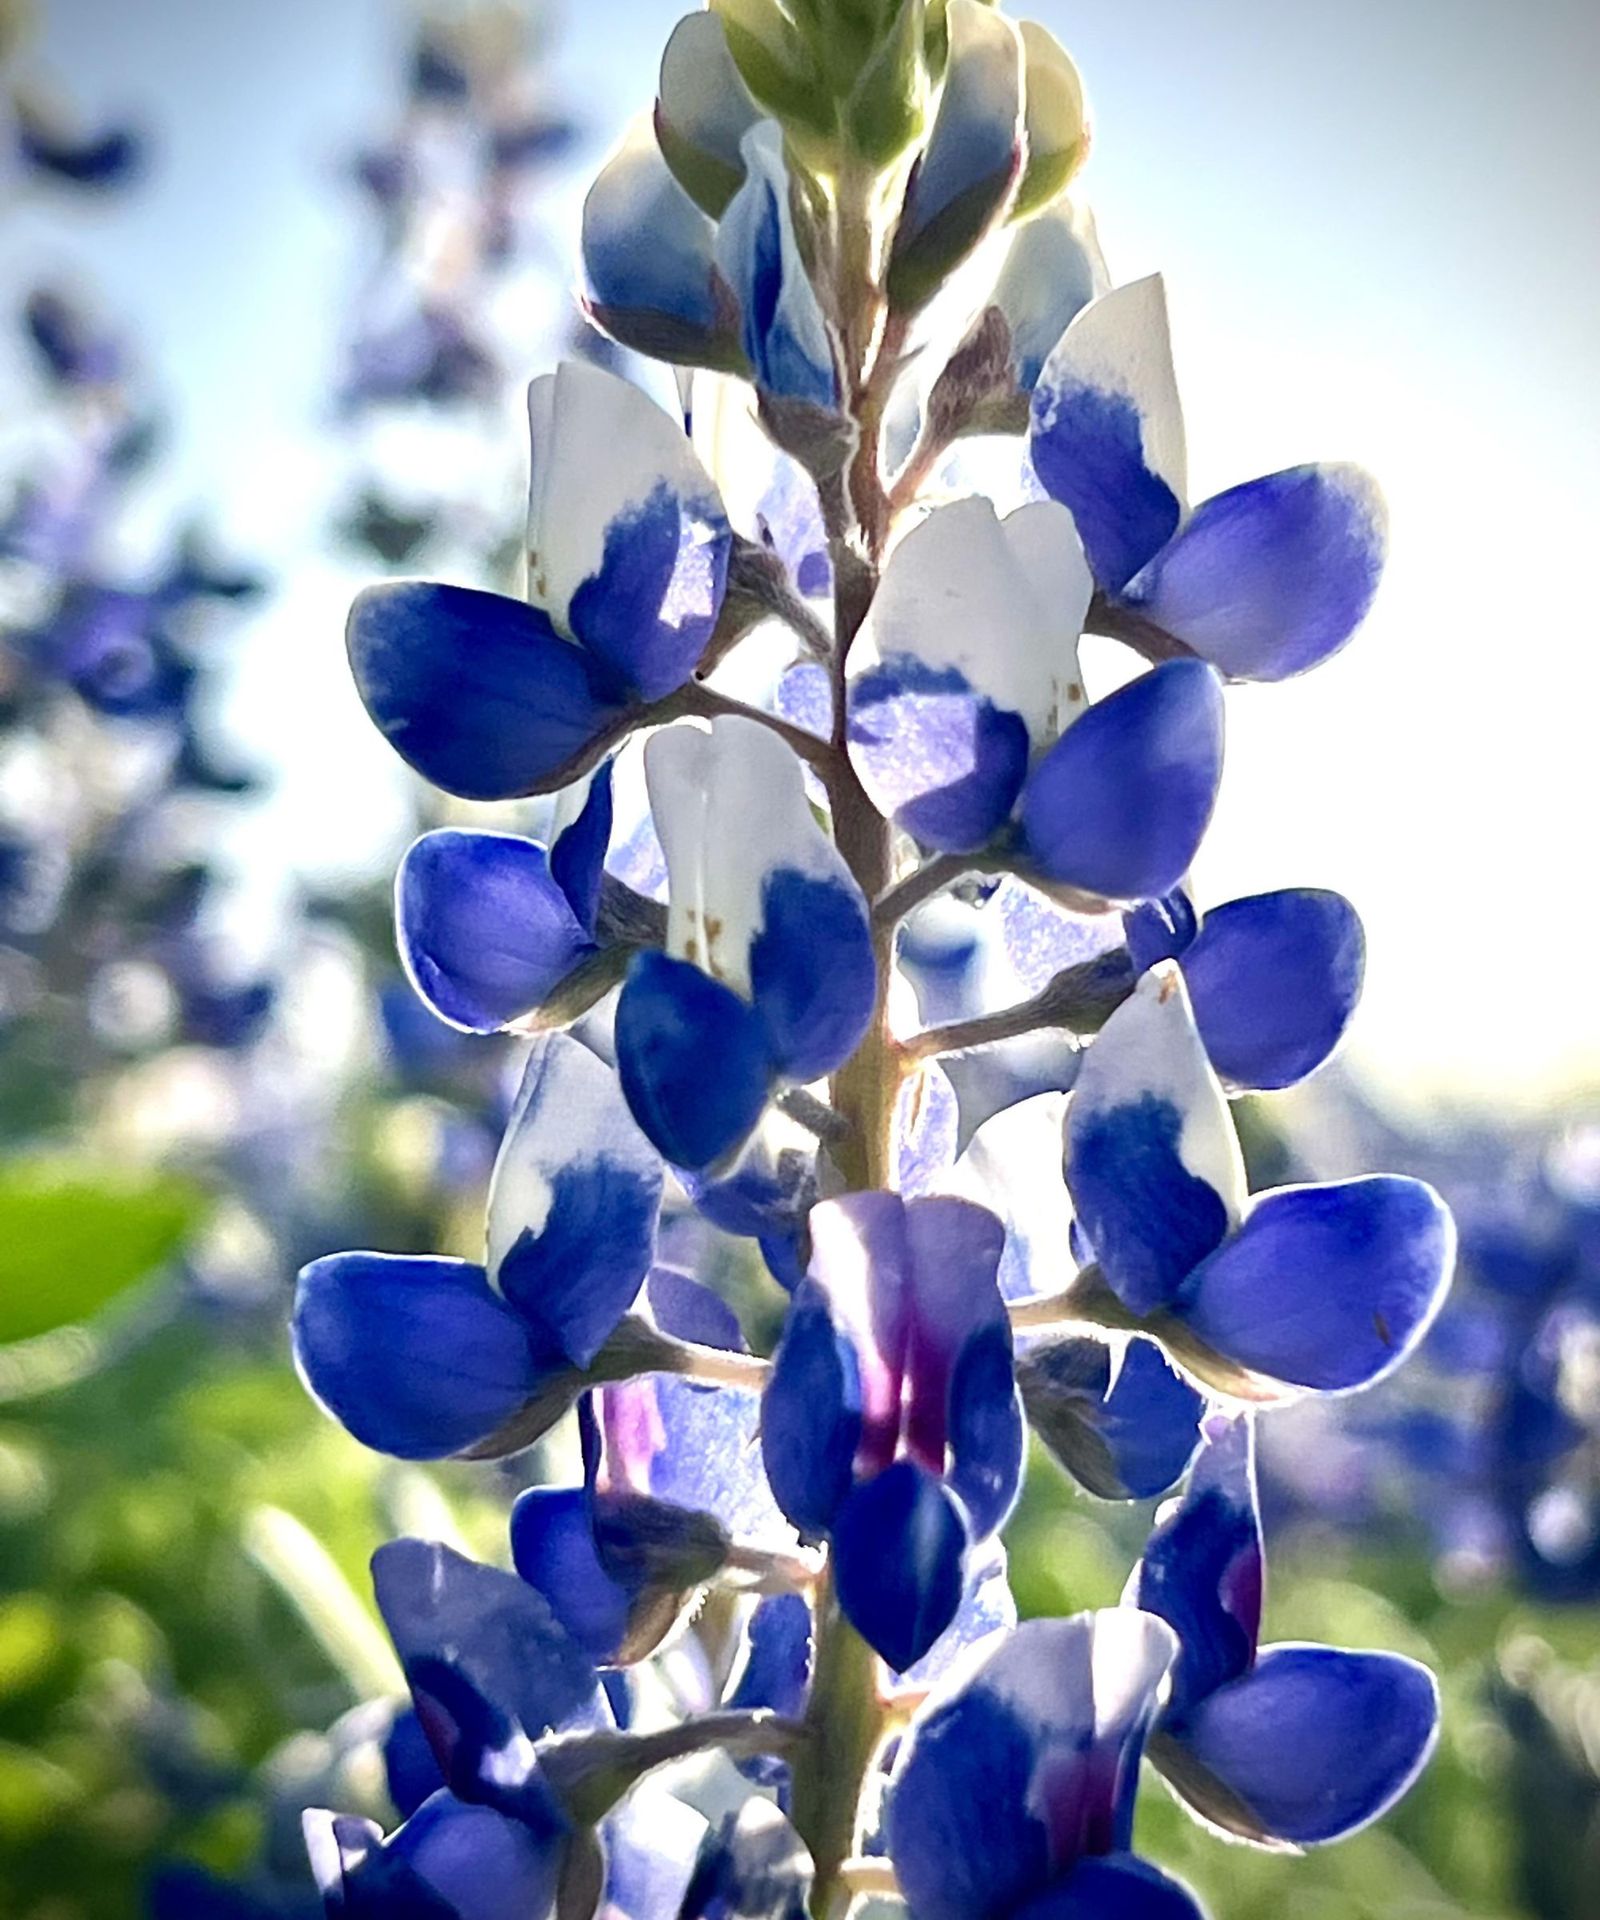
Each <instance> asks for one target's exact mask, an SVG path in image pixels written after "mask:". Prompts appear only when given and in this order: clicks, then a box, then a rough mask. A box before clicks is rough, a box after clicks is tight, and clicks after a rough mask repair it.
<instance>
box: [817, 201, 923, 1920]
mask: <svg viewBox="0 0 1600 1920" xmlns="http://www.w3.org/2000/svg"><path fill="white" fill-rule="evenodd" d="M875 191H876V182H875V181H874V180H873V179H872V178H871V176H870V175H863V176H856V175H853V174H851V175H846V176H845V177H844V178H842V179H841V180H840V182H839V198H838V227H837V236H836V238H837V246H836V251H835V259H836V261H837V263H838V281H837V285H838V288H839V309H840V311H839V318H840V327H841V331H842V334H843V337H844V341H845V352H846V360H847V365H848V373H849V378H850V383H851V385H850V394H849V401H850V411H851V415H852V417H853V419H854V421H855V423H856V427H857V436H856V441H855V447H854V452H853V454H852V457H851V460H850V462H849V465H848V466H847V468H846V470H845V471H844V472H843V473H842V474H839V475H836V476H830V477H829V479H828V481H827V483H826V484H823V485H822V486H821V488H820V492H821V497H822V503H823V514H824V518H825V520H826V523H827V532H828V544H829V553H830V557H831V559H832V562H833V577H834V647H833V661H832V668H833V696H834V739H833V745H834V749H835V752H836V754H837V759H838V771H837V772H836V774H835V777H834V780H833V782H832V784H831V786H830V799H831V801H832V809H833V834H834V842H835V845H836V846H837V847H838V849H839V852H840V854H841V855H842V857H843V858H844V860H845V862H846V863H847V865H848V866H849V868H850V871H851V873H852V874H853V875H854V876H855V879H856V883H857V884H858V885H859V886H860V888H861V890H862V892H863V893H864V894H865V896H866V898H867V899H868V900H869V901H871V900H876V899H878V898H879V896H880V895H882V894H883V893H884V892H886V891H887V889H888V887H889V885H890V883H891V881H892V880H893V877H894V875H893V838H892V830H891V828H890V826H889V823H888V821H886V820H885V819H884V818H883V816H882V815H881V814H880V813H879V812H878V810H877V808H876V807H874V806H873V804H872V802H871V801H870V800H869V799H868V797H867V794H866V791H865V790H864V788H863V787H862V785H861V783H860V781H859V780H858V779H857V778H856V776H855V773H854V770H853V769H852V768H851V766H850V763H849V759H848V757H847V755H846V753H845V751H844V748H845V670H846V664H847V661H848V658H849V653H850V648H851V645H852V644H853V642H854V640H855V638H856V635H857V634H858V633H859V632H860V630H861V627H862V624H863V622H864V621H865V620H866V617H867V614H868V612H869V611H870V609H871V606H872V599H873V595H874V594H875V593H876V591H877V586H878V573H879V568H880V565H881V563H882V557H883V545H884V541H885V538H886V536H887V532H888V511H887V501H886V499H885V497H884V489H883V476H882V466H881V459H880V452H879V441H880V437H881V433H882V425H883V414H884V408H885V406H886V404H887V400H888V392H889V386H890V384H891V382H892V379H893V373H894V365H895V359H896V356H897V355H898V352H899V344H898V342H896V341H895V340H893V339H892V338H890V337H888V333H889V330H887V329H885V330H883V331H884V336H885V337H883V338H881V339H880V338H879V334H880V326H881V322H882V306H883V302H882V294H881V292H880V290H879V288H878V286H877V284H876V280H875V268H874V261H873V257H872V252H873V240H872V201H873V195H874V193H875ZM873 951H874V956H875V959H876V963H877V976H878V1002H877V1008H876V1010H875V1012H874V1015H873V1020H872V1025H871V1028H870V1030H869V1031H868V1033H867V1036H866V1038H865V1039H864V1040H863V1041H862V1043H861V1045H860V1047H858V1048H857V1050H856V1052H855V1054H854V1056H853V1057H852V1058H851V1059H850V1060H849V1061H847V1062H846V1063H845V1065H844V1066H843V1067H842V1068H841V1069H840V1070H839V1072H838V1073H836V1074H835V1075H834V1077H833V1083H832V1087H831V1089H830V1105H831V1106H832V1108H833V1110H834V1112H835V1113H836V1114H838V1115H839V1117H840V1119H841V1120H842V1121H843V1122H844V1123H845V1125H846V1127H847V1129H848V1131H846V1132H844V1133H842V1134H841V1136H840V1138H839V1139H838V1140H837V1141H836V1142H833V1143H831V1144H830V1153H831V1156H832V1159H833V1162H834V1165H835V1167H836V1168H837V1170H838V1173H839V1176H840V1179H841V1180H842V1182H843V1184H844V1186H845V1188H846V1189H847V1190H849V1191H852V1192H861V1191H866V1190H869V1189H872V1188H892V1187H893V1186H894V1184H895V1180H894V1167H893V1151H892V1147H893V1130H894V1104H895V1097H896V1094H897V1093H898V1091H899V1086H900V1076H901V1073H902V1071H903V1062H902V1060H901V1058H900V1055H899V1053H898V1051H897V1050H896V1048H895V1045H894V1042H893V1039H892V1037H891V1036H890V1033H889V1027H888V989H889V975H890V971H891V967H892V963H893V957H894V927H893V924H892V922H890V923H881V924H877V925H875V926H874V928H873ZM814 1645H815V1656H814V1664H813V1672H812V1681H811V1696H810V1700H809V1702H808V1704H807V1708H806V1717H805V1726H806V1732H807V1736H808V1737H807V1740H806V1743H805V1745H804V1746H803V1747H802V1748H801V1750H800V1751H799V1752H798V1753H797V1754H796V1755H795V1760H794V1803H793V1817H794V1824H795V1828H796V1830H797V1831H798V1832H799V1834H800V1836H801V1838H802V1839H803V1840H804V1841H805V1843H806V1845H807V1846H808V1847H809V1848H810V1851H811V1858H812V1862H813V1864H814V1866H815V1869H816V1873H815V1879H814V1881H813V1883H812V1892H811V1912H812V1914H813V1916H814V1920H833V1917H834V1916H835V1914H836V1913H837V1911H838V1910H839V1909H840V1908H842V1907H843V1906H845V1905H847V1904H848V1902H849V1899H850V1889H849V1885H848V1882H847V1881H846V1880H845V1878H844V1877H843V1873H842V1869H843V1868H844V1865H845V1862H846V1861H847V1860H850V1859H853V1858H854V1857H855V1854H856V1851H857V1840H858V1835H857V1830H856V1829H857V1822H858V1819H859V1814H860V1806H861V1797H862V1788H863V1785H864V1783H865V1781H866V1778H867V1774H868V1771H869V1769H870V1768H871V1765H872V1761H873V1757H874V1755H875V1754H876V1752H877V1750H878V1748H879V1746H880V1745H881V1744H882V1741H883V1737H884V1733H885V1726H886V1723H885V1716H884V1710H883V1705H882V1700H881V1697H880V1694H879V1688H878V1660H877V1656H876V1654H874V1652H873V1650H872V1648H871V1647H869V1646H868V1645H867V1643H866V1641H865V1640H863V1639H862V1638H861V1636H860V1634H859V1633H857V1632H856V1630H855V1628H854V1627H853V1626H852V1625H851V1624H850V1622H849V1621H848V1620H847V1619H846V1618H845V1617H844V1614H843V1612H842V1611H841V1609H840V1606H839V1602H838V1596H837V1594H836V1592H835V1590H834V1585H833V1578H832V1574H831V1572H828V1573H825V1574H824V1575H823V1577H822V1579H821V1581H820V1582H819V1583H818V1587H817V1593H816V1614H815V1641H814Z"/></svg>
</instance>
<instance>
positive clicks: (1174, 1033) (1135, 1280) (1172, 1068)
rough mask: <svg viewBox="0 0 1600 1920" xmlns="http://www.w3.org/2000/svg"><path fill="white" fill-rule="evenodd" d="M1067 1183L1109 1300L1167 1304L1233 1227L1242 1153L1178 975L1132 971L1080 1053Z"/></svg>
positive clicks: (1167, 964)
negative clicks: (1135, 977)
mask: <svg viewBox="0 0 1600 1920" xmlns="http://www.w3.org/2000/svg"><path fill="white" fill-rule="evenodd" d="M1066 1141H1067V1157H1066V1178H1067V1187H1068V1190H1069V1192H1070V1193H1071V1195H1072V1203H1073V1207H1074V1209H1075V1211H1076V1216H1077V1220H1078V1223H1079V1225H1080V1226H1081V1228H1082V1229H1083V1231H1084V1233H1085V1234H1086V1235H1087V1236H1088V1239H1089V1242H1090V1244H1091V1245H1092V1246H1093V1248H1094V1251H1095V1256H1096V1258H1097V1259H1098V1261H1099V1263H1100V1267H1101V1271H1102V1272H1103V1273H1104V1274H1105V1277H1106V1279H1107V1281H1108V1282H1109V1283H1110V1285H1111V1287H1112V1289H1113V1291H1114V1292H1115V1293H1116V1295H1117V1297H1118V1298H1119V1299H1120V1300H1121V1301H1122V1302H1123V1304H1124V1305H1125V1306H1127V1307H1130V1308H1131V1309H1132V1310H1133V1311H1134V1312H1135V1313H1148V1312H1151V1311H1152V1310H1153V1309H1155V1308H1157V1307H1161V1306H1164V1305H1166V1304H1168V1303H1169V1302H1171V1301H1173V1300H1174V1299H1176V1298H1177V1296H1178V1294H1179V1292H1180V1290H1181V1289H1182V1288H1183V1286H1184V1284H1185V1282H1186V1281H1187V1280H1188V1278H1189V1275H1190V1274H1191V1273H1192V1272H1193V1270H1194V1269H1195V1268H1196V1267H1197V1266H1199V1265H1200V1263H1201V1262H1202V1261H1203V1260H1204V1259H1205V1258H1206V1257H1207V1255H1209V1254H1211V1253H1213V1252H1214V1251H1215V1249H1216V1248H1217V1247H1219V1246H1220V1245H1221V1244H1222V1242H1223V1240H1224V1239H1225V1238H1226V1236H1227V1235H1228V1233H1229V1232H1231V1231H1232V1229H1233V1228H1234V1227H1235V1226H1237V1224H1238V1222H1239V1218H1240V1215H1241V1213H1242V1211H1243V1207H1244V1200H1245V1172H1244V1158H1243V1155H1242V1154H1241V1153H1240V1150H1239V1139H1238V1135H1237V1134H1236V1133H1235V1131H1234V1126H1233V1120H1232V1117H1231V1116H1230V1114H1229V1112H1228V1103H1227V1100H1226V1099H1225V1097H1224V1095H1223V1092H1222V1088H1221V1086H1220V1084H1219V1083H1218V1080H1217V1077H1216V1074H1215V1073H1214V1072H1213V1071H1212V1069H1211V1064H1210V1062H1209V1061H1208V1060H1207V1058H1206V1053H1205V1049H1204V1047H1203V1046H1202V1045H1201V1042H1200V1035H1199V1033H1198V1031H1197V1030H1196V1027H1195V1023H1194V1015H1193V1012H1192V1010H1191V1008H1190V1005H1189V996H1188V994H1187V992H1186V991H1185V988H1184V983H1183V975H1182V974H1181V972H1180V971H1179V970H1178V967H1177V966H1176V965H1175V964H1174V963H1173V962H1172V961H1170V960H1169V961H1163V962H1162V964H1161V965H1160V966H1159V967H1155V968H1152V969H1151V971H1150V972H1149V973H1147V974H1145V975H1144V977H1143V978H1142V979H1141V980H1140V982H1139V984H1138V986H1137V988H1136V989H1135V991H1134V993H1133V996H1132V998H1131V999H1129V1000H1126V1001H1124V1003H1123V1004H1122V1005H1121V1006H1120V1007H1119V1008H1118V1009H1117V1011H1116V1012H1115V1013H1114V1014H1112V1016H1111V1018H1110V1019H1109V1020H1108V1021H1107V1022H1106V1024H1105V1027H1104V1028H1103V1029H1102V1031H1101V1033H1100V1035H1099V1037H1098V1038H1097V1039H1096V1040H1095V1042H1094V1044H1093V1045H1092V1046H1091V1047H1090V1048H1089V1057H1088V1059H1087V1060H1085V1062H1084V1064H1083V1068H1082V1071H1081V1072H1080V1073H1079V1075H1078V1079H1077V1084H1076V1086H1075V1087H1074V1089H1073V1092H1072V1098H1071V1100H1070V1102H1069V1104H1068V1107H1067V1129H1066Z"/></svg>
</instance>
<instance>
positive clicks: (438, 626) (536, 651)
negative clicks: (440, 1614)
mask: <svg viewBox="0 0 1600 1920" xmlns="http://www.w3.org/2000/svg"><path fill="white" fill-rule="evenodd" d="M345 645H346V650H347V651H348V653H349V656H350V668H351V672H352V673H353V674H354V676H355V682H356V688H357V691H358V692H359V693H360V695H361V699H362V703H363V705H364V706H365V707H366V709H367V712H368V713H369V714H370V715H371V716H372V719H373V721H374V723H375V724H376V726H377V728H378V731H379V732H380V733H381V734H382V735H383V736H384V738H385V739H386V740H387V741H388V742H389V744H390V746H392V747H393V748H394V750H395V752H396V753H398V754H399V755H400V757H401V759H402V760H404V761H405V762H406V764H407V765H408V766H411V767H414V768H415V769H416V771H417V772H418V773H420V774H421V775H422V776H423V777H424V779H427V780H431V781H432V782H433V784H434V785H435V786H436V787H442V788H443V789H444V790H445V792H446V793H454V794H458V795H459V796H460V797H461V798H462V799H464V800H510V799H514V798H517V797H518V796H520V795H524V794H530V793H544V792H548V791H549V790H550V789H551V788H552V787H558V786H561V785H563V784H564V783H565V781H566V780H567V779H568V778H570V766H571V763H572V762H573V761H575V760H576V759H578V758H579V757H580V756H581V755H583V754H585V753H587V752H588V751H590V750H591V749H592V748H593V746H594V744H595V742H596V741H597V740H599V739H601V738H602V737H603V736H604V735H605V734H606V733H607V732H608V730H611V729H614V728H616V727H617V726H618V725H619V723H620V722H621V721H622V719H623V717H624V715H625V713H626V710H627V701H626V696H625V692H624V690H623V689H621V688H620V687H619V686H618V685H617V684H616V683H615V681H614V680H612V679H611V678H609V677H608V676H607V675H606V674H605V673H604V672H603V671H602V670H601V667H600V663H599V662H598V660H596V659H595V658H594V657H592V656H591V655H589V654H587V653H585V652H583V651H582V649H580V648H578V647H575V646H572V645H571V644H570V643H569V642H568V641H566V640H564V639H563V638H562V637H561V635H560V634H559V633H557V631H556V630H555V628H554V627H553V626H552V625H551V622H550V620H549V618H548V616H547V615H545V614H544V613H542V612H541V611H540V610H539V609H538V608H536V607H530V606H528V605H527V604H526V603H525V602H523V601H521V600H512V599H510V598H508V597H507V596H506V595H505V594H500V593H481V592H479V591H478V590H477V589H476V588H472V587H449V586H436V585H433V584H431V583H429V582H427V581H423V580H397V581H393V582H389V583H386V584H384V585H383V586H377V587H368V588H367V589H366V591H365V592H364V593H361V594H359V595H358V596H357V597H356V601H355V604H354V605H353V606H352V607H351V609H350V620H349V624H348V626H347V628H346V632H345Z"/></svg>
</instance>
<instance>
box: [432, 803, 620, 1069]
mask: <svg viewBox="0 0 1600 1920" xmlns="http://www.w3.org/2000/svg"><path fill="white" fill-rule="evenodd" d="M395 935H396V939H397V942H398V945H399V948H400V958H401V961H402V962H403V963H404V966H405V970H406V973H407V975H408V977H409V978H410V980H411V984H412V985H413V986H414V987H415V988H416V990H417V992H418V993H419V994H420V995H421V996H422V998H423V999H424V1000H425V1001H426V1002H427V1003H428V1005H429V1006H430V1007H431V1008H432V1009H433V1011H434V1012H435V1013H436V1014H438V1015H439V1017H440V1019H442V1020H448V1021H449V1022H450V1024H451V1025H452V1026H455V1027H462V1028H465V1029H466V1031H467V1032H468V1033H494V1032H496V1031H497V1030H498V1029H499V1028H501V1027H505V1026H509V1025H511V1024H512V1023H513V1022H514V1021H516V1020H519V1019H521V1018H522V1017H523V1016H524V1015H526V1014H529V1013H532V1012H534V1011H535V1010H536V1009H537V1008H538V1007H539V1006H540V1005H541V1004H542V1003H543V1001H544V1000H545V998H546V996H547V995H548V994H549V993H550V992H551V991H552V989H553V988H555V987H556V986H557V985H558V984H559V983H560V982H561V981H562V980H564V979H565V978H566V976H567V975H568V974H569V973H571V971H572V970H573V968H574V967H576V966H577V965H578V964H579V963H580V962H581V961H583V960H584V959H586V958H587V957H588V956H589V955H590V954H592V953H594V952H596V951H597V949H596V947H595V944H594V941H593V940H592V939H591V938H590V936H589V934H588V932H587V931H586V930H585V928H584V927H583V925H582V924H581V922H580V921H579V920H578V918H577V916H576V915H575V914H574V913H573V911H572V908H571V906H570V904H569V903H568V901H567V898H566V896H565V895H564V894H563V892H562V891H561V888H560V886H559V885H558V883H557V882H556V880H555V878H554V877H553V875H552V874H551V871H550V864H549V862H548V861H547V859H546V857H545V850H544V848H543V847H541V846H540V845H539V844H538V843H537V842H536V841H533V840H524V839H522V838H521V837H520V836H519V835H517V834H511V833H467V832H462V831H460V830H458V829H456V828H445V829H443V830H441V831H440V832H437V833H425V834H424V835H423V836H422V838H421V839H420V840H418V841H416V842H415V843H414V844H413V845H412V846H411V847H410V849H409V850H408V851H407V853H406V856H405V858H404V859H403V860H402V861H401V862H400V871H399V873H398V874H397V875H396V877H395Z"/></svg>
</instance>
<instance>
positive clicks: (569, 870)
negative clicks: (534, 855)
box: [550, 760, 614, 939]
mask: <svg viewBox="0 0 1600 1920" xmlns="http://www.w3.org/2000/svg"><path fill="white" fill-rule="evenodd" d="M611 768H612V763H611V761H609V760H607V761H606V762H605V763H604V764H603V765H602V766H600V767H598V768H596V770H595V775H594V778H593V779H592V780H591V781H590V782H589V790H588V792H587V793H586V794H585V796H584V801H583V808H582V811H581V812H580V813H579V815H578V817H577V819H576V820H574V821H573V822H572V824H571V825H570V826H568V827H566V828H564V829H563V830H562V831H561V832H560V833H558V834H557V835H556V838H555V840H554V842H553V843H552V845H551V848H550V875H551V878H552V879H553V880H554V881H555V883H556V885H557V886H558V887H559V888H560V889H561V891H562V893H563V894H564V895H565V896H566V900H567V904H568V906H570V907H571V909H572V912H573V917H574V918H575V919H576V920H577V922H578V925H579V926H580V927H582V928H583V930H584V932H585V933H586V934H588V935H589V937H590V938H591V939H593V937H594V929H595V920H596V917H597V915H598V914H599V911H600V886H601V882H602V880H603V879H604V877H605V864H606V850H607V848H608V847H609V846H610V844H611V822H612V814H613V811H614V809H613V806H612V798H611Z"/></svg>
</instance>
